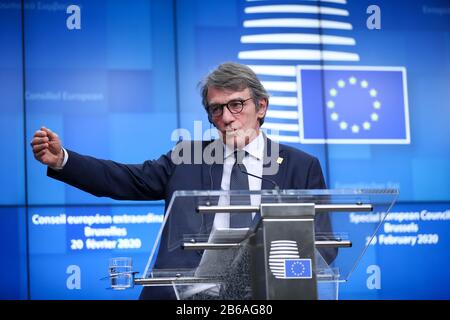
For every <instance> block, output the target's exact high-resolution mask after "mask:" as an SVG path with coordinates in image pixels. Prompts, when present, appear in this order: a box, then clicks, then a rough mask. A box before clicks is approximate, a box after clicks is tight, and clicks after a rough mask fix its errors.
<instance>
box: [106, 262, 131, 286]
mask: <svg viewBox="0 0 450 320" xmlns="http://www.w3.org/2000/svg"><path fill="white" fill-rule="evenodd" d="M132 269H133V264H132V260H131V258H130V257H119V258H111V259H110V260H109V278H110V281H111V288H112V289H115V290H124V289H128V288H133V286H134V276H133V270H132Z"/></svg>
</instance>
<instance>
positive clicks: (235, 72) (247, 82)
mask: <svg viewBox="0 0 450 320" xmlns="http://www.w3.org/2000/svg"><path fill="white" fill-rule="evenodd" d="M199 86H200V87H201V95H202V104H203V106H204V107H205V110H206V112H208V101H207V96H208V88H210V87H213V88H218V89H226V90H233V91H241V90H244V89H246V88H249V89H250V92H251V95H252V98H253V100H254V101H255V105H256V111H258V110H259V101H260V100H261V99H266V100H267V103H268V101H269V94H268V93H267V91H266V89H265V88H264V86H263V85H262V84H261V82H260V81H259V79H258V77H257V76H256V74H255V72H253V70H252V69H250V68H249V67H247V66H245V65H242V64H239V63H234V62H226V63H223V64H221V65H219V66H218V67H217V69H216V70H214V71H213V72H211V73H210V74H209V75H207V76H206V77H205V79H203V80H202V81H201V82H200V83H199ZM208 119H209V121H211V119H210V118H209V113H208ZM211 122H212V121H211ZM263 123H264V117H263V118H261V119H259V124H260V125H262V124H263Z"/></svg>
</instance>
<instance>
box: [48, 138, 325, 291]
mask: <svg viewBox="0 0 450 320" xmlns="http://www.w3.org/2000/svg"><path fill="white" fill-rule="evenodd" d="M265 141H266V149H265V150H268V151H269V152H270V150H272V148H271V147H272V145H271V144H272V143H275V142H273V141H271V140H270V139H267V138H265ZM210 143H212V142H211V141H195V142H194V141H187V142H181V144H183V146H184V147H188V148H189V147H190V148H191V150H195V148H199V149H200V150H204V148H205V147H207V146H208V145H209V144H210ZM67 152H68V153H69V159H68V161H67V163H66V165H65V166H64V168H63V169H62V170H58V171H56V170H52V169H50V168H49V169H48V171H47V174H48V176H50V177H52V178H55V179H57V180H60V181H63V182H65V183H68V184H70V185H72V186H74V187H76V188H79V189H81V190H84V191H86V192H89V193H91V194H93V195H95V196H98V197H110V198H113V199H119V200H162V199H163V200H165V203H166V209H167V205H168V204H169V202H170V200H171V198H172V194H173V193H174V192H175V191H177V190H220V186H221V180H222V171H223V164H206V163H200V164H174V162H173V161H172V159H171V151H170V152H168V153H167V154H165V155H162V156H161V157H160V158H159V159H158V160H153V161H150V160H149V161H145V162H144V163H142V164H137V165H130V164H121V163H117V162H114V161H110V160H100V159H96V158H93V157H89V156H83V155H80V154H78V153H76V152H73V151H70V150H67ZM266 153H267V152H266ZM265 157H271V158H272V159H271V160H272V162H271V163H270V165H272V166H273V165H276V166H278V172H277V173H276V174H275V175H270V176H267V175H265V170H266V168H267V166H269V164H268V161H267V159H265V161H264V163H266V164H267V165H265V167H264V168H263V178H265V179H264V180H263V181H262V186H261V189H273V188H274V183H276V184H277V185H278V186H279V188H280V189H325V188H326V185H325V181H324V178H323V174H322V170H321V167H320V163H319V161H318V160H317V159H316V158H315V157H313V156H311V155H309V154H307V153H305V152H302V151H300V150H298V149H295V148H291V147H288V146H285V145H282V144H279V154H276V155H271V154H266V155H265ZM278 157H280V158H283V162H282V163H281V164H278V163H277V161H276V160H277V158H278ZM191 160H192V161H193V160H194V155H193V152H192V158H191ZM191 163H192V162H191ZM268 179H270V180H271V181H273V182H274V183H273V182H271V181H270V180H268ZM201 216H202V215H199V214H195V213H193V214H186V215H182V214H180V215H177V219H170V220H168V221H170V224H171V225H169V226H167V225H166V227H165V228H164V230H163V234H162V238H161V245H160V249H159V252H158V257H157V259H156V262H155V266H154V268H155V269H166V268H169V269H175V268H194V267H196V266H197V265H198V263H199V261H200V258H201V255H200V254H199V253H198V252H196V251H191V250H182V249H181V248H177V249H175V250H172V249H170V250H169V234H168V231H169V230H172V232H173V230H177V232H178V233H179V234H180V235H181V234H193V233H198V232H199V231H200V230H208V229H209V230H210V227H211V226H212V222H213V219H214V216H213V215H206V216H207V217H206V218H204V217H201ZM330 230H331V227H330V222H329V219H328V216H327V215H324V214H321V215H318V216H317V217H316V232H317V231H320V232H327V231H330ZM332 258H333V257H331V258H330V259H332ZM174 297H175V296H174V294H173V290H172V289H171V288H170V287H168V288H163V287H144V290H143V291H142V294H141V298H150V299H157V298H159V299H161V298H162V299H170V298H174Z"/></svg>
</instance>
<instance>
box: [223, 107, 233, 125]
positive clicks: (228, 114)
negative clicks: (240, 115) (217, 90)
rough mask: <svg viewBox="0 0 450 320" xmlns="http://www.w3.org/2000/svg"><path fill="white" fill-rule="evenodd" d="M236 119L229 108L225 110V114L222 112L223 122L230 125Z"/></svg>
mask: <svg viewBox="0 0 450 320" xmlns="http://www.w3.org/2000/svg"><path fill="white" fill-rule="evenodd" d="M234 119H235V117H234V114H232V113H231V112H230V110H228V108H227V107H224V108H223V112H222V120H223V122H225V123H230V122H232V121H233V120H234Z"/></svg>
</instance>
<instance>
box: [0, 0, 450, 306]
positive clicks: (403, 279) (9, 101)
mask: <svg viewBox="0 0 450 320" xmlns="http://www.w3.org/2000/svg"><path fill="white" fill-rule="evenodd" d="M70 4H72V5H76V6H78V7H77V8H79V15H78V14H77V12H74V11H70V10H69V12H67V9H68V6H69V5H70ZM70 4H69V3H66V2H63V1H53V0H52V1H50V0H40V1H34V0H25V1H24V7H22V1H19V0H5V1H1V2H0V48H1V50H0V96H1V99H0V101H1V102H0V114H1V117H0V124H1V127H2V128H3V129H4V133H5V134H4V137H7V138H8V139H4V142H3V143H2V154H3V157H1V159H0V175H1V178H2V184H1V193H0V229H1V232H0V259H1V262H2V263H1V264H0V265H1V266H0V280H1V282H2V284H3V285H2V286H1V287H0V298H2V299H105V298H106V299H135V298H136V297H137V296H138V294H139V291H140V289H139V288H136V289H133V290H129V291H122V292H115V291H111V290H108V289H106V288H107V286H108V283H107V282H105V281H104V280H101V278H103V277H104V276H105V275H106V272H107V265H108V259H109V258H111V257H116V256H121V255H123V256H130V257H132V258H133V262H134V268H135V269H136V270H139V271H141V272H142V271H143V270H144V268H145V264H146V262H147V258H148V255H149V253H150V250H151V248H152V245H153V242H154V240H155V238H156V234H157V231H158V229H159V225H160V223H161V219H162V214H163V211H164V207H163V203H161V202H145V203H143V202H139V203H137V202H131V201H126V202H124V201H122V202H119V201H114V200H111V199H106V198H97V197H94V196H91V195H89V194H86V193H84V192H81V191H79V190H77V189H75V188H72V187H70V186H67V185H64V184H62V183H60V182H57V181H54V180H52V179H49V178H47V177H46V174H45V172H46V168H45V167H44V166H42V165H41V164H39V163H38V162H37V161H36V160H35V159H34V158H33V155H32V153H31V149H30V148H29V142H30V141H31V138H32V136H33V134H34V132H35V131H36V130H37V129H38V128H39V127H40V126H42V125H45V126H46V127H48V128H51V129H52V130H53V131H55V132H57V133H58V135H59V136H60V137H61V139H62V141H63V143H64V145H65V146H66V147H67V148H69V149H73V150H76V151H77V152H80V153H84V154H89V155H92V156H95V157H99V158H104V159H112V160H116V161H119V162H127V163H140V162H143V161H144V160H147V159H153V158H156V157H158V156H159V155H160V154H162V153H165V152H167V150H169V149H170V148H171V147H172V146H173V144H174V143H175V141H176V140H177V135H173V136H172V133H173V131H174V130H175V129H177V128H184V129H187V130H189V132H190V133H191V135H192V137H193V138H197V139H198V138H202V137H203V136H202V135H203V132H204V131H205V130H207V129H210V125H209V123H208V121H207V118H206V115H205V113H204V110H203V108H202V106H201V99H200V97H199V90H198V88H197V83H198V82H199V80H201V79H202V77H203V76H205V75H206V74H207V73H208V72H209V71H210V70H212V69H213V68H214V67H215V66H216V65H217V64H219V63H221V62H224V61H237V62H241V63H245V64H247V65H250V66H251V67H252V68H253V69H254V70H255V72H256V73H257V74H258V76H259V77H260V78H261V80H262V81H263V83H264V85H265V86H266V88H267V89H268V91H269V92H270V94H271V99H270V107H269V112H268V114H267V118H266V123H265V128H266V130H267V132H268V134H269V135H270V136H271V137H272V138H274V139H276V140H279V141H281V142H283V143H286V144H289V145H292V146H294V147H296V148H300V149H302V150H305V151H306V152H309V153H312V154H314V155H315V156H317V157H318V158H319V159H320V161H321V164H322V167H323V168H324V171H325V175H326V179H327V184H328V186H329V187H330V188H366V187H369V188H398V189H399V190H400V197H399V199H398V200H399V201H398V203H397V205H396V206H395V207H394V208H393V209H392V211H393V213H394V214H393V215H392V216H391V217H392V220H389V217H388V221H387V222H389V226H391V227H389V226H388V227H386V226H385V227H382V228H381V230H379V233H378V234H377V237H376V239H375V240H376V241H375V240H374V242H373V243H372V244H371V245H370V247H369V249H368V251H367V252H366V254H365V255H364V257H363V259H362V260H361V261H360V263H359V265H358V267H357V269H356V270H355V272H354V273H353V275H352V276H351V278H350V281H349V282H348V283H345V284H343V285H342V286H341V297H342V298H346V299H449V298H450V278H449V275H448V273H447V272H446V267H445V266H446V265H448V264H449V263H450V260H449V256H448V253H447V252H448V248H449V247H450V236H449V235H448V232H446V231H448V230H449V227H450V139H449V138H448V137H449V136H450V129H449V127H448V125H447V122H448V119H450V100H449V99H448V93H449V88H450V1H448V0H403V1H388V0H379V1H376V3H373V1H366V0H333V1H332V0H322V1H313V0H304V1H302V0H297V1H293V0H283V1H282V0H279V1H278V0H277V1H275V0H274V1H269V0H267V1H263V0H261V1H256V0H253V1H250V0H247V1H245V0H230V1H220V0H174V1H165V0H133V1H124V0H96V1H89V0H85V1H83V0H75V1H72V2H71V3H70ZM374 4H375V5H376V6H377V7H376V8H374V7H370V6H371V5H374ZM319 6H320V7H321V9H320V11H319V9H318V7H319ZM369 7H370V8H371V9H370V10H369ZM195 121H201V123H200V122H197V124H195ZM196 126H197V129H199V128H201V129H202V130H194V128H195V127H196ZM275 130H276V131H275ZM203 138H207V139H209V136H208V135H207V136H204V137H203ZM347 223H348V225H349V228H356V229H355V230H358V228H360V227H361V225H360V224H357V223H355V222H354V221H353V222H352V221H347ZM392 226H394V227H392ZM395 226H398V228H395ZM405 226H406V227H405ZM402 227H405V228H403V229H402ZM92 228H103V229H105V232H109V236H105V237H98V236H95V235H93V234H92V233H90V232H91V231H92ZM405 229H406V230H407V231H405ZM399 230H400V231H399ZM401 230H403V231H401ZM406 237H409V238H408V239H415V241H414V240H411V241H409V242H407V241H406V240H405V239H406ZM389 239H391V240H392V239H394V240H395V241H394V240H392V241H391V240H389ZM403 240H404V241H405V242H404V243H403V242H402V241H403Z"/></svg>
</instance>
